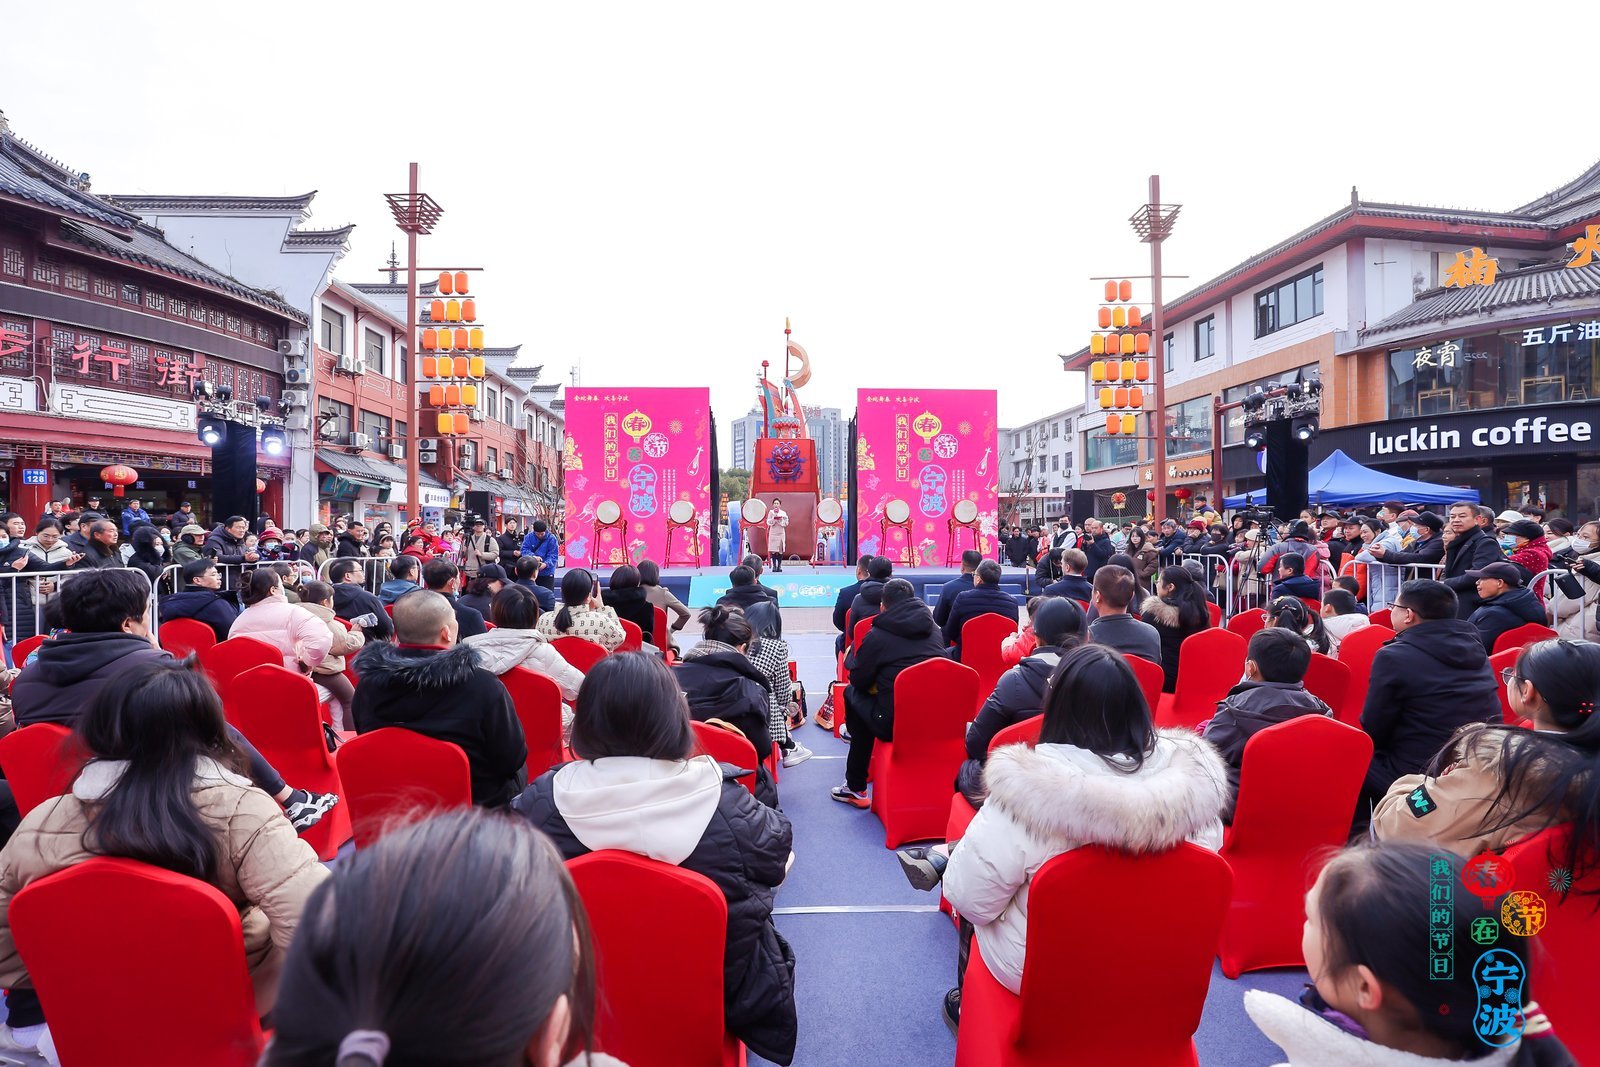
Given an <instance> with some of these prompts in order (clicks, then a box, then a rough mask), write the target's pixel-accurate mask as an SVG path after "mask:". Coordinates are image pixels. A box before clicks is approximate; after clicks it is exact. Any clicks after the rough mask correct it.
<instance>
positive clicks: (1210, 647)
mask: <svg viewBox="0 0 1600 1067" xmlns="http://www.w3.org/2000/svg"><path fill="white" fill-rule="evenodd" d="M1247 645H1248V642H1246V641H1245V639H1244V638H1242V637H1240V636H1239V635H1238V634H1236V633H1230V632H1229V631H1227V630H1223V629H1220V628H1218V627H1215V626H1213V627H1212V628H1211V629H1209V630H1201V631H1199V632H1197V633H1192V634H1190V635H1189V636H1188V637H1185V638H1184V639H1183V644H1182V645H1180V646H1179V647H1178V683H1177V685H1176V686H1175V687H1174V691H1173V692H1171V693H1162V694H1161V701H1160V703H1159V704H1158V705H1157V706H1156V708H1155V709H1153V710H1155V713H1156V725H1157V726H1188V727H1191V728H1192V727H1195V726H1199V725H1200V724H1201V723H1203V722H1205V721H1206V720H1207V719H1209V718H1211V715H1212V713H1213V712H1215V711H1216V710H1217V701H1219V700H1221V699H1222V698H1223V697H1225V696H1227V695H1228V690H1230V689H1232V688H1233V687H1234V686H1235V685H1237V684H1238V683H1239V676H1240V675H1241V674H1243V673H1244V654H1245V648H1246V647H1247Z"/></svg>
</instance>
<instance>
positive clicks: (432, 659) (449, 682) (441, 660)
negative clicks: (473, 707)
mask: <svg viewBox="0 0 1600 1067" xmlns="http://www.w3.org/2000/svg"><path fill="white" fill-rule="evenodd" d="M477 668H478V652H477V650H476V649H474V648H472V647H471V646H470V645H457V646H455V647H454V648H447V649H444V650H442V651H441V650H437V649H432V648H401V647H399V646H397V645H391V644H389V642H387V641H376V642H373V643H372V644H369V645H368V646H367V647H366V648H364V649H362V650H361V653H360V654H359V655H358V656H356V660H355V669H356V673H357V674H358V675H359V676H360V677H361V678H362V679H366V678H367V677H368V676H371V677H373V678H374V679H381V680H382V681H383V682H385V683H386V684H389V685H394V686H399V687H403V688H407V689H454V688H457V687H459V686H464V685H466V684H467V683H468V682H470V681H471V680H472V678H473V672H474V671H475V670H477Z"/></svg>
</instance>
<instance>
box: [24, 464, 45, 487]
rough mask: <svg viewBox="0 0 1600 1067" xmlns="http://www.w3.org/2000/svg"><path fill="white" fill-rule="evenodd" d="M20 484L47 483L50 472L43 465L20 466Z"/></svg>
mask: <svg viewBox="0 0 1600 1067" xmlns="http://www.w3.org/2000/svg"><path fill="white" fill-rule="evenodd" d="M22 484H23V485H49V484H50V472H49V471H48V470H46V469H45V468H44V467H24V468H22Z"/></svg>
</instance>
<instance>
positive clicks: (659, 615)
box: [650, 607, 669, 649]
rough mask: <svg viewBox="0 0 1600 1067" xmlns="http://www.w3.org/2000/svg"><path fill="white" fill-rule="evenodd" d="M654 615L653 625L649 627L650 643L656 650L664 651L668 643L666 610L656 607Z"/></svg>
mask: <svg viewBox="0 0 1600 1067" xmlns="http://www.w3.org/2000/svg"><path fill="white" fill-rule="evenodd" d="M654 615H655V623H654V625H652V626H651V627H650V643H651V644H652V645H655V646H656V647H657V648H661V649H664V648H666V647H667V645H668V643H669V641H668V638H667V633H668V631H667V609H666V608H663V607H657V608H656V609H655V612H654Z"/></svg>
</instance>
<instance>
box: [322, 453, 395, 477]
mask: <svg viewBox="0 0 1600 1067" xmlns="http://www.w3.org/2000/svg"><path fill="white" fill-rule="evenodd" d="M317 461H318V462H320V463H326V464H327V465H328V466H330V467H332V468H333V469H334V470H336V471H338V472H339V473H340V474H349V475H353V476H355V477H357V478H370V479H372V480H373V481H380V480H381V481H389V479H388V478H385V477H384V476H383V475H382V474H379V473H378V472H377V471H376V470H374V469H373V467H372V465H371V464H370V463H368V462H367V461H366V460H364V459H362V458H361V457H360V456H356V455H351V454H350V453H349V452H339V451H336V450H334V449H331V448H319V449H317Z"/></svg>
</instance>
